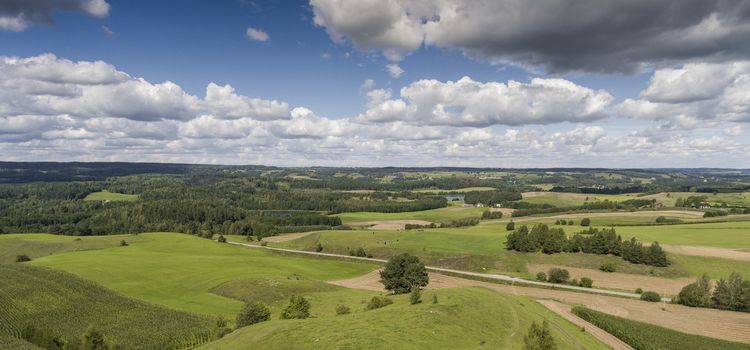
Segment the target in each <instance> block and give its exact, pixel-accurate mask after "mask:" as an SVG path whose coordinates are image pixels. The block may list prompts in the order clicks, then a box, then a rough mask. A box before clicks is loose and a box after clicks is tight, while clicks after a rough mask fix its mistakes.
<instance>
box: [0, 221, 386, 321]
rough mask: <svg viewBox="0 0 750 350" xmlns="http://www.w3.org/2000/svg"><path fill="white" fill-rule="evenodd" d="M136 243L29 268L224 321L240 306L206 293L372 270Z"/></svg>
mask: <svg viewBox="0 0 750 350" xmlns="http://www.w3.org/2000/svg"><path fill="white" fill-rule="evenodd" d="M33 237H36V236H33ZM138 237H140V238H144V239H147V240H144V241H141V242H134V243H132V244H130V246H128V247H114V248H105V249H98V250H88V251H79V252H75V253H66V254H54V255H50V256H47V257H44V258H40V259H35V260H34V261H32V262H31V263H32V264H34V265H41V266H48V267H53V268H58V269H61V270H65V271H68V272H72V273H74V274H76V275H78V276H81V277H84V278H87V279H90V280H93V281H96V282H98V283H100V284H102V285H103V286H105V287H107V288H110V289H113V290H115V291H117V292H120V293H123V294H125V295H127V296H131V297H135V298H137V299H140V300H144V301H148V302H152V303H156V304H161V305H165V306H169V307H172V308H175V309H178V310H185V311H193V312H197V313H202V314H212V315H217V316H224V317H226V318H228V319H234V317H235V316H236V313H237V312H238V311H239V309H240V307H241V306H242V303H241V302H239V301H237V300H233V299H230V298H226V297H222V296H219V295H217V294H215V293H212V292H211V289H212V288H214V287H216V286H219V285H221V284H222V283H225V282H228V281H232V280H237V279H266V280H272V279H279V278H281V279H284V278H287V277H294V278H296V276H300V277H301V278H305V279H309V280H330V279H343V278H349V277H353V276H358V275H362V274H364V273H367V272H368V271H371V270H372V269H373V268H374V266H372V265H368V264H363V263H348V262H339V261H331V260H322V259H321V260H318V259H310V258H299V257H292V256H280V255H276V254H271V253H268V252H264V251H256V250H248V249H245V248H241V247H236V246H229V245H222V244H218V243H215V242H212V241H209V240H206V239H202V238H197V237H194V236H190V235H184V234H177V233H145V234H140V235H139V236H138ZM3 249H4V247H0V250H3Z"/></svg>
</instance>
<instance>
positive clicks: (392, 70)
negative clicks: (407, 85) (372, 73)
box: [385, 63, 404, 78]
mask: <svg viewBox="0 0 750 350" xmlns="http://www.w3.org/2000/svg"><path fill="white" fill-rule="evenodd" d="M385 68H386V69H387V70H388V74H390V75H391V77H393V78H400V77H401V75H402V74H404V70H403V69H401V67H400V66H399V65H398V64H395V63H391V64H387V65H385Z"/></svg>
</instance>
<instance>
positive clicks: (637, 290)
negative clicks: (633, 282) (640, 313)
mask: <svg viewBox="0 0 750 350" xmlns="http://www.w3.org/2000/svg"><path fill="white" fill-rule="evenodd" d="M635 293H636V294H643V289H641V288H636V289H635Z"/></svg>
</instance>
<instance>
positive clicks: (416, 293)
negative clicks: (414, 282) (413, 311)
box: [409, 288, 422, 305]
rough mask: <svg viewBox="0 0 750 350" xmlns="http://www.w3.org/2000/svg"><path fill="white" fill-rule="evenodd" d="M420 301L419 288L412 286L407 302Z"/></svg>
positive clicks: (416, 302)
mask: <svg viewBox="0 0 750 350" xmlns="http://www.w3.org/2000/svg"><path fill="white" fill-rule="evenodd" d="M421 302H422V293H420V292H419V288H412V289H411V295H409V303H411V304H412V305H416V304H419V303H421Z"/></svg>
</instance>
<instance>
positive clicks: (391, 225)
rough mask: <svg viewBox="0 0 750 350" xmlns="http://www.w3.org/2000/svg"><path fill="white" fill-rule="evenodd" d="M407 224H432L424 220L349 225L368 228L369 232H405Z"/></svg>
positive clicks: (365, 222)
mask: <svg viewBox="0 0 750 350" xmlns="http://www.w3.org/2000/svg"><path fill="white" fill-rule="evenodd" d="M406 224H415V225H429V224H431V222H429V221H424V220H378V221H362V222H350V223H347V225H349V226H352V227H354V226H360V227H367V229H369V230H403V229H404V227H405V226H406Z"/></svg>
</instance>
